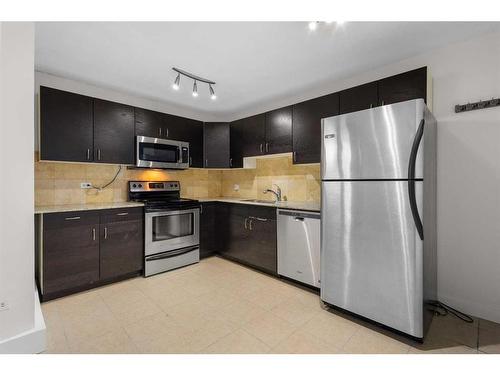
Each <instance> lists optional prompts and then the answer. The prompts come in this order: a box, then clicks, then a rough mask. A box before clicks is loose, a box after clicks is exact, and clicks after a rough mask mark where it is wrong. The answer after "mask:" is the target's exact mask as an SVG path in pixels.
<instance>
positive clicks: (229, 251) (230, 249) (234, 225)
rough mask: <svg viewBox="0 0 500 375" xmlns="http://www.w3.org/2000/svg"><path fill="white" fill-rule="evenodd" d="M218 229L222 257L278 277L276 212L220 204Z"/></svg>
mask: <svg viewBox="0 0 500 375" xmlns="http://www.w3.org/2000/svg"><path fill="white" fill-rule="evenodd" d="M216 225H217V226H218V228H217V229H218V230H217V235H218V237H217V242H218V244H219V245H220V246H221V247H220V250H219V252H220V254H221V255H222V256H224V257H227V258H229V259H231V260H235V261H238V262H241V263H243V264H245V265H248V266H251V267H255V268H257V269H259V270H261V271H265V272H268V273H271V274H277V244H276V241H277V240H276V209H275V208H272V207H260V206H252V205H245V204H220V206H219V207H218V211H217V216H216Z"/></svg>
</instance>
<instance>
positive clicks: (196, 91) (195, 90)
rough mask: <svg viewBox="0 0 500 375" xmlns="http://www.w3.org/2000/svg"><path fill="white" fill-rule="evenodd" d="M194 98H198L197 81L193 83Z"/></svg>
mask: <svg viewBox="0 0 500 375" xmlns="http://www.w3.org/2000/svg"><path fill="white" fill-rule="evenodd" d="M193 96H194V97H195V98H196V97H197V96H198V86H197V85H196V80H195V81H194V83H193Z"/></svg>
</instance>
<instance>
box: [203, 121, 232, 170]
mask: <svg viewBox="0 0 500 375" xmlns="http://www.w3.org/2000/svg"><path fill="white" fill-rule="evenodd" d="M203 133H204V147H203V149H204V153H205V167H206V168H229V158H230V155H229V123H227V122H206V123H205V125H204V128H203Z"/></svg>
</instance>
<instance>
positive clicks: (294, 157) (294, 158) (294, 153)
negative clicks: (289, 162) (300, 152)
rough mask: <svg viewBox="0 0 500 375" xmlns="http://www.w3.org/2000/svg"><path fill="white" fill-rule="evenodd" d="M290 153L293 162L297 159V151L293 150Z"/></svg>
mask: <svg viewBox="0 0 500 375" xmlns="http://www.w3.org/2000/svg"><path fill="white" fill-rule="evenodd" d="M292 154H293V162H294V163H295V162H296V161H297V153H296V152H295V151H294V152H293V153H292Z"/></svg>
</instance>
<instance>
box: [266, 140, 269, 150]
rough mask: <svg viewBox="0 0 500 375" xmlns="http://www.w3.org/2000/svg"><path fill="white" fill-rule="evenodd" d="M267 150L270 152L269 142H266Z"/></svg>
mask: <svg viewBox="0 0 500 375" xmlns="http://www.w3.org/2000/svg"><path fill="white" fill-rule="evenodd" d="M266 152H269V142H266Z"/></svg>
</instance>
